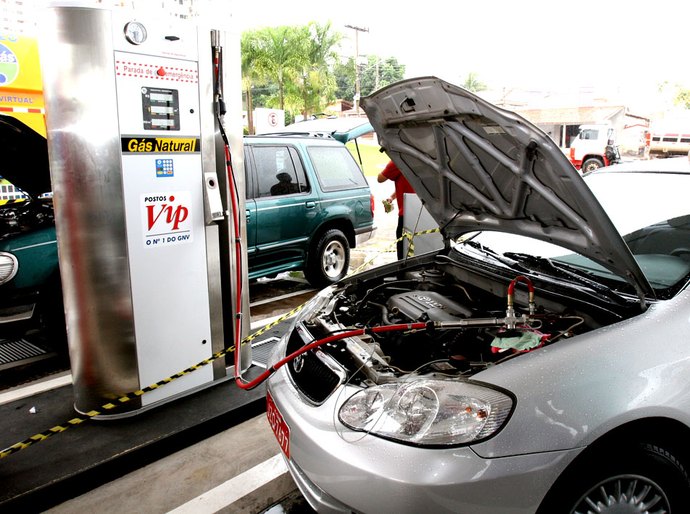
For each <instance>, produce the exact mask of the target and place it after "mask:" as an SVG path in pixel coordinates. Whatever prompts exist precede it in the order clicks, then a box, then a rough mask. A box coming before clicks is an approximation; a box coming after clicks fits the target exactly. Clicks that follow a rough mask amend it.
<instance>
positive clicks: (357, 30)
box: [345, 25, 369, 114]
mask: <svg viewBox="0 0 690 514" xmlns="http://www.w3.org/2000/svg"><path fill="white" fill-rule="evenodd" d="M345 26H346V27H347V28H348V29H352V30H354V31H355V97H354V101H355V113H357V114H359V98H360V82H359V62H357V61H358V60H359V33H360V32H369V29H367V28H365V27H355V26H354V25H345Z"/></svg>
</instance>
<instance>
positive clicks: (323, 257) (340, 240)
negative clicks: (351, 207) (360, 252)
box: [304, 229, 350, 287]
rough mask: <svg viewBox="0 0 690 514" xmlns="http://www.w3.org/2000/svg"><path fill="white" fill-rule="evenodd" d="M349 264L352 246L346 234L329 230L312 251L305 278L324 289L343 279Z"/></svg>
mask: <svg viewBox="0 0 690 514" xmlns="http://www.w3.org/2000/svg"><path fill="white" fill-rule="evenodd" d="M349 264H350V245H349V243H348V242H347V238H346V237H345V234H343V233H342V232H341V231H340V230H338V229H331V230H327V231H326V232H325V233H324V234H323V235H322V236H321V237H320V238H319V240H318V242H317V243H316V245H315V246H314V247H313V250H312V251H310V255H309V256H308V258H307V268H306V270H305V271H304V276H305V277H306V278H307V280H308V281H309V283H311V284H312V285H313V286H314V287H324V286H327V285H329V284H332V283H334V282H337V281H338V280H340V279H341V278H343V277H344V276H345V274H346V273H347V267H348V266H349Z"/></svg>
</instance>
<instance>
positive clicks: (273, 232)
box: [249, 144, 320, 272]
mask: <svg viewBox="0 0 690 514" xmlns="http://www.w3.org/2000/svg"><path fill="white" fill-rule="evenodd" d="M249 148H250V151H251V154H252V161H253V164H254V170H255V175H254V178H255V183H254V201H255V203H256V211H255V219H256V245H255V247H256V251H255V252H254V254H253V255H252V256H250V258H251V260H250V263H249V265H250V268H252V269H251V271H252V272H256V271H257V270H278V269H280V270H281V271H282V270H283V269H285V268H286V267H289V268H299V267H301V266H302V265H303V263H304V259H305V257H306V250H307V244H308V240H309V236H310V235H311V234H312V232H313V230H314V229H315V227H316V225H317V224H318V216H319V210H320V206H319V197H318V193H317V191H316V189H315V187H314V185H313V184H311V183H310V182H309V181H308V180H307V176H306V174H305V171H304V165H303V163H302V159H301V158H300V154H299V152H298V150H297V148H296V147H295V146H293V145H290V144H254V145H251V146H250V147H249ZM269 272H270V271H269Z"/></svg>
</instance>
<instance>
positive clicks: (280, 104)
mask: <svg viewBox="0 0 690 514" xmlns="http://www.w3.org/2000/svg"><path fill="white" fill-rule="evenodd" d="M342 39H343V35H342V34H341V33H339V32H337V31H335V30H334V29H333V27H332V26H331V24H330V23H325V24H319V23H316V22H309V23H308V24H307V25H299V26H281V27H268V28H263V29H259V30H254V31H248V32H245V33H243V34H242V42H241V52H242V88H243V90H244V103H245V106H246V108H247V111H248V113H249V112H250V110H251V109H253V108H255V107H270V108H278V109H283V110H285V113H286V121H287V120H288V119H292V118H294V115H295V114H297V113H299V114H302V115H303V116H305V117H308V116H310V115H313V114H318V113H321V112H323V111H324V110H325V108H326V106H327V105H328V104H329V103H331V102H333V101H334V100H336V99H338V98H341V99H344V100H350V101H351V100H352V99H353V96H354V93H355V66H354V59H353V58H352V57H350V58H349V59H347V60H346V61H345V62H342V60H341V59H340V57H339V54H338V51H339V45H340V42H341V40H342ZM359 71H360V84H361V93H362V95H367V94H370V93H372V92H373V91H374V90H375V89H377V88H378V87H383V86H385V85H388V84H390V83H392V82H395V81H398V80H400V79H402V78H403V76H404V73H405V67H404V66H403V65H401V64H400V63H398V61H397V59H395V58H393V57H389V58H387V59H382V58H380V57H378V56H369V57H368V62H367V64H366V65H360V70H359ZM249 121H250V123H251V119H250V120H249ZM249 130H250V132H251V131H252V130H253V129H252V127H251V124H250V127H249Z"/></svg>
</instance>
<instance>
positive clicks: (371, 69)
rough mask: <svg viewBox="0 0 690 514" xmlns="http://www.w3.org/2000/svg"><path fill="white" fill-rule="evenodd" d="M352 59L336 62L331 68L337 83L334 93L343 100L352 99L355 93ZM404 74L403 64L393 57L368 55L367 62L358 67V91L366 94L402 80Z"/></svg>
mask: <svg viewBox="0 0 690 514" xmlns="http://www.w3.org/2000/svg"><path fill="white" fill-rule="evenodd" d="M354 66H355V65H354V59H353V58H349V59H348V60H347V61H346V62H341V63H336V65H335V67H334V68H333V73H334V75H335V81H336V84H337V90H336V95H337V97H338V98H342V99H343V100H352V99H353V96H354V94H355V72H354ZM404 76H405V66H404V65H403V64H400V63H399V62H398V60H397V59H396V58H395V57H388V58H385V59H383V58H381V57H379V56H377V55H369V56H368V57H367V63H366V64H365V65H364V66H362V67H361V68H360V91H361V94H362V95H364V96H366V95H369V94H371V93H373V92H374V91H376V90H377V89H379V88H382V87H384V86H387V85H389V84H392V83H393V82H397V81H399V80H402V78H403V77H404Z"/></svg>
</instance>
